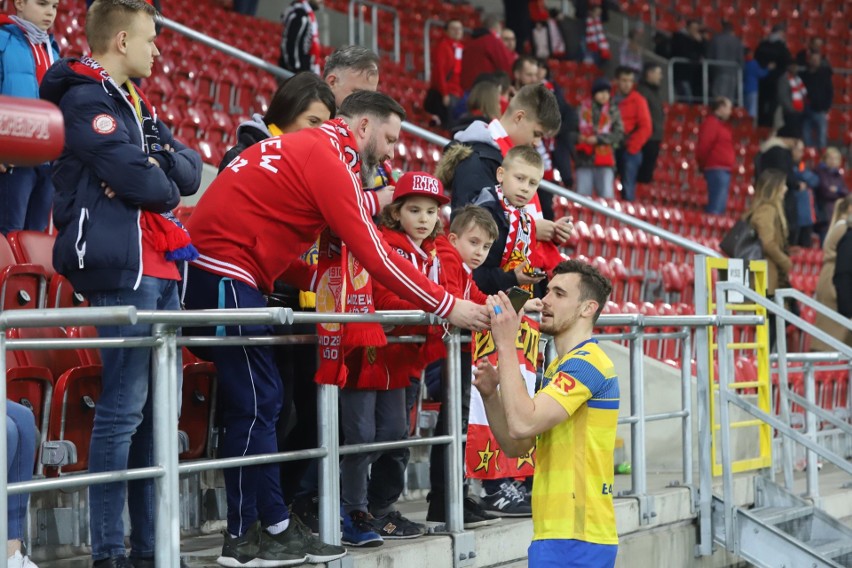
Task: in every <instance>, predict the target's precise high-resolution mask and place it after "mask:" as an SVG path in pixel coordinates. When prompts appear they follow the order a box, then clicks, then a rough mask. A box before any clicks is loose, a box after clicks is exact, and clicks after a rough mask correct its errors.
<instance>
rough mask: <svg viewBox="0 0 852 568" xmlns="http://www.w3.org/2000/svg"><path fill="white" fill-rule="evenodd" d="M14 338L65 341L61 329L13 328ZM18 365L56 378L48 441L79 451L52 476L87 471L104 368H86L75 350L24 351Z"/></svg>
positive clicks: (90, 366) (95, 366) (11, 331)
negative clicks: (65, 443)
mask: <svg viewBox="0 0 852 568" xmlns="http://www.w3.org/2000/svg"><path fill="white" fill-rule="evenodd" d="M9 337H12V338H15V339H64V338H65V337H66V334H65V332H64V331H63V330H62V329H61V328H21V329H10V330H9ZM18 354H19V356H20V357H19V359H18V360H19V362H23V363H24V364H25V365H27V366H31V367H44V368H47V369H49V370H50V372H51V375H52V376H53V379H54V391H53V400H52V401H51V406H50V423H49V426H48V430H47V439H48V440H66V441H70V442H72V443H73V444H74V446H75V447H76V449H77V461H76V462H75V463H71V464H68V465H65V466H62V467H61V468H56V469H54V468H50V469H49V471H48V473H49V474H50V475H58V474H60V473H69V472H73V471H81V470H85V469H86V468H88V464H89V442H90V439H91V435H92V425H93V423H94V419H95V404H96V403H97V400H98V397H99V396H100V392H101V367H100V366H99V365H85V364H84V363H83V362H82V361H81V360H80V357H79V355H78V354H77V352H76V351H74V350H70V349H57V350H51V351H46V350H32V351H30V350H22V351H18Z"/></svg>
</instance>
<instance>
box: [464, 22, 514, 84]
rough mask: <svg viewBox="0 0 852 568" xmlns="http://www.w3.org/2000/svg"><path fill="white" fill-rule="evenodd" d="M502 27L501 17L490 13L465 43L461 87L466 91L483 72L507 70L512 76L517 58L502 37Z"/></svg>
mask: <svg viewBox="0 0 852 568" xmlns="http://www.w3.org/2000/svg"><path fill="white" fill-rule="evenodd" d="M502 29H503V25H502V24H501V23H500V18H499V17H498V16H496V15H494V14H489V15H487V16H485V18H484V19H483V20H482V27H481V28H477V29H476V30H474V31H473V34H471V36H470V39H469V40H468V41H467V43H466V44H465V47H464V56H463V57H462V70H461V87H462V89H463V90H464V91H465V92H466V91H469V90H470V89H471V87H473V81H474V79H476V78H477V77H478V76H479V75H481V74H483V73H494V72H495V71H505V72H506V73H507V74H508V75H510V76H511V74H512V62H513V61H514V60H515V59H514V57H513V56H512V54H511V53H510V52H509V50H508V49H506V46H505V45H504V44H503V41H502V40H501V39H500V32H501V30H502Z"/></svg>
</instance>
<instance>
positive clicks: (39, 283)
mask: <svg viewBox="0 0 852 568" xmlns="http://www.w3.org/2000/svg"><path fill="white" fill-rule="evenodd" d="M46 290H47V274H45V271H44V268H42V267H41V266H38V265H36V264H31V263H22V262H20V261H18V260H17V259H16V258H15V255H14V253H13V252H12V247H11V246H10V245H9V242H8V241H7V240H6V237H3V236H2V235H0V309H2V310H23V309H34V308H40V307H43V306H44V298H45V294H46Z"/></svg>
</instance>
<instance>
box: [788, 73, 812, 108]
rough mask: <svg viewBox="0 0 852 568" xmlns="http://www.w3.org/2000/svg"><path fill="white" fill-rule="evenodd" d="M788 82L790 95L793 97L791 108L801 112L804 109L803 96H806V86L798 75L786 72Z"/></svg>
mask: <svg viewBox="0 0 852 568" xmlns="http://www.w3.org/2000/svg"><path fill="white" fill-rule="evenodd" d="M787 81H788V82H789V83H790V95H791V97H792V99H793V110H795V111H796V112H802V111H804V110H805V98H806V97H807V96H808V88H807V87H805V83H804V81H802V78H801V77H799V76H798V75H792V74H790V73H788V74H787Z"/></svg>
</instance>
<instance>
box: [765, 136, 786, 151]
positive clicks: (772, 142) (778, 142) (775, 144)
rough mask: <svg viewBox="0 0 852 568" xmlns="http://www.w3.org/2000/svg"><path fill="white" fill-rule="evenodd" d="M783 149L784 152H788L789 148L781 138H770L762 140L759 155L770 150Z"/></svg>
mask: <svg viewBox="0 0 852 568" xmlns="http://www.w3.org/2000/svg"><path fill="white" fill-rule="evenodd" d="M779 147H780V148H784V149H785V150H789V149H790V148H789V147H788V146H787V143H786V142H784V139H783V138H780V137H778V136H770V137H769V138H767V139H766V140H764V141H763V142H762V143H761V144H760V153H761V154H763V153H765V152H767V151H768V150H771V149H772V148H779Z"/></svg>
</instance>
